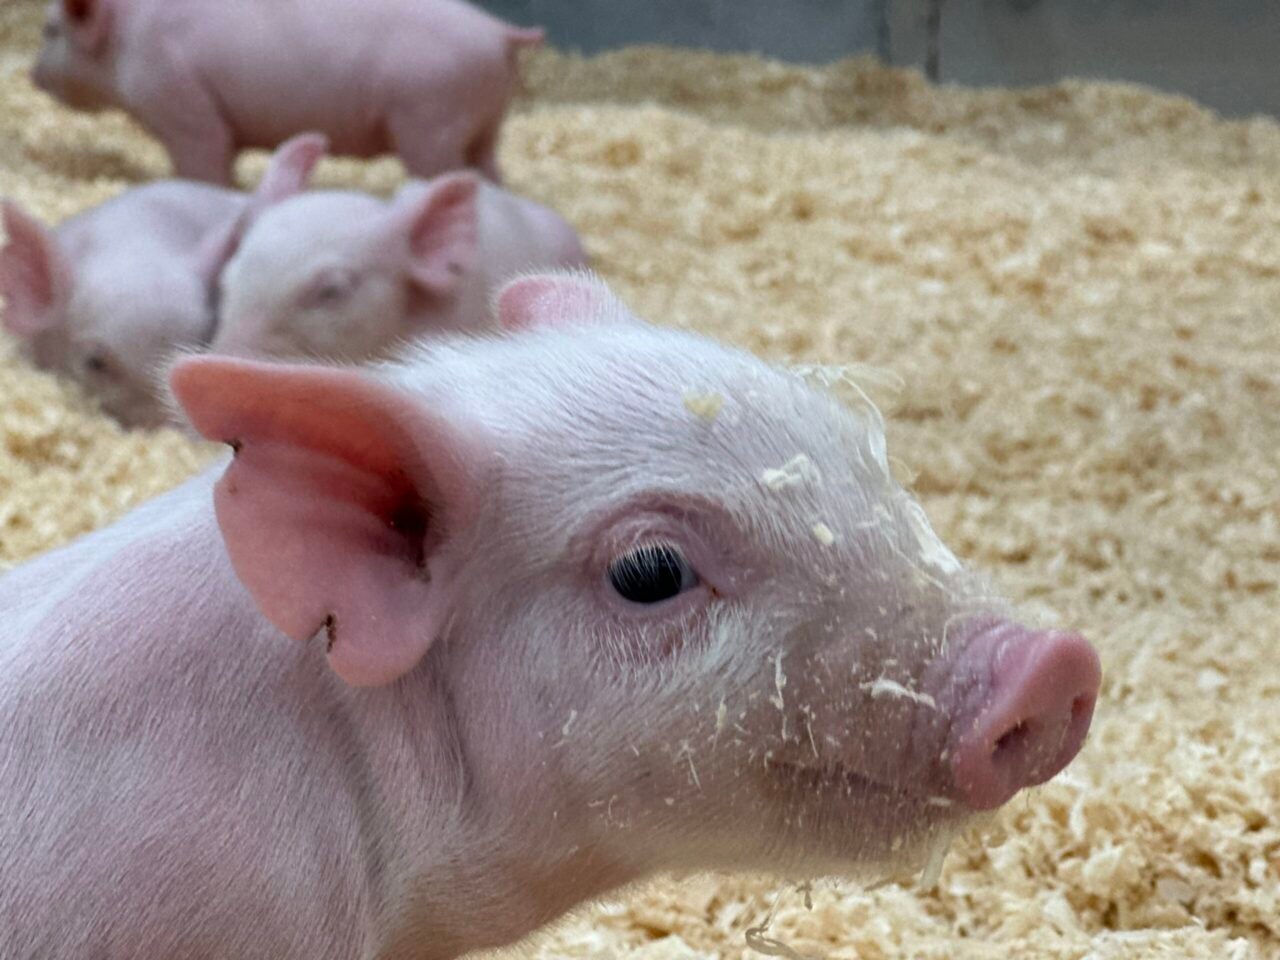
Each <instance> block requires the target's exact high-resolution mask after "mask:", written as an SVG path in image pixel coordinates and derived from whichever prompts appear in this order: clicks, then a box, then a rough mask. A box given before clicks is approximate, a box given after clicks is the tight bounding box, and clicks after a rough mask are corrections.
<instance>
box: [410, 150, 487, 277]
mask: <svg viewBox="0 0 1280 960" xmlns="http://www.w3.org/2000/svg"><path fill="white" fill-rule="evenodd" d="M479 202H480V178H479V176H477V175H476V174H474V173H470V172H461V173H451V174H447V175H445V176H442V177H437V178H436V179H435V180H432V181H431V182H430V183H429V184H428V185H427V186H426V189H425V190H418V189H411V190H408V191H404V192H402V194H401V197H400V198H397V201H396V204H395V213H394V216H395V218H396V223H397V229H398V230H399V231H400V232H401V233H402V234H403V235H404V236H405V237H407V240H408V246H409V275H410V276H411V277H412V278H413V281H414V283H415V284H417V286H418V287H419V288H420V289H421V290H423V291H424V292H426V293H428V294H430V295H433V296H437V297H447V296H451V295H453V294H454V293H456V292H457V289H458V286H459V285H460V284H461V282H462V279H463V277H465V276H466V275H467V274H469V273H471V272H472V271H473V270H474V269H475V268H476V263H477V261H478V259H479V257H480V210H479Z"/></svg>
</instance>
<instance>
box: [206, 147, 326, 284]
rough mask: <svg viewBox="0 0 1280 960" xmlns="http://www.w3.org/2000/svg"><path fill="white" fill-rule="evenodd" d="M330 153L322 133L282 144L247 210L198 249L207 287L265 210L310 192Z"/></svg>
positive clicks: (212, 232) (211, 233) (208, 236)
mask: <svg viewBox="0 0 1280 960" xmlns="http://www.w3.org/2000/svg"><path fill="white" fill-rule="evenodd" d="M328 151H329V138H328V137H326V136H325V135H324V134H322V133H303V134H299V135H298V136H296V137H293V138H292V139H290V140H286V141H285V142H284V143H283V144H281V145H280V147H279V148H278V149H277V150H276V152H275V153H274V154H272V155H271V160H270V161H269V162H268V163H267V169H266V171H265V172H264V173H263V175H262V180H261V181H260V182H259V184H258V189H257V190H255V191H254V192H253V195H252V196H251V197H250V199H249V202H248V204H247V205H246V206H245V208H244V209H243V210H241V211H240V212H239V213H237V214H236V215H235V216H234V217H231V218H230V219H228V220H226V221H225V222H223V223H220V224H218V225H217V226H216V227H214V228H213V229H212V230H210V231H209V232H208V233H207V234H205V236H204V238H203V239H202V240H201V241H200V243H199V244H198V245H197V246H196V252H195V257H194V259H195V270H196V273H197V275H198V276H200V277H201V278H202V279H203V280H204V282H205V283H206V284H208V285H213V284H215V283H217V282H218V278H219V277H220V276H221V275H222V271H223V270H224V269H225V268H226V266H227V264H228V263H230V262H231V258H232V257H234V256H235V255H236V251H237V250H239V249H240V244H241V242H242V241H243V240H244V237H245V234H246V233H248V232H249V228H250V227H251V226H253V222H254V220H255V219H257V217H258V216H259V215H260V214H261V213H262V212H263V211H264V210H266V209H267V208H268V207H272V206H274V205H275V204H277V203H281V202H283V201H285V200H288V199H289V198H290V197H294V196H297V195H298V194H299V193H302V192H303V191H304V190H306V189H307V185H308V184H309V183H310V182H311V175H312V173H314V172H315V169H316V166H317V165H318V164H319V163H320V161H321V160H323V159H324V156H325V154H326V153H328Z"/></svg>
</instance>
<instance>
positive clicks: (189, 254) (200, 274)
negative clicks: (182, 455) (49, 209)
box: [0, 181, 248, 426]
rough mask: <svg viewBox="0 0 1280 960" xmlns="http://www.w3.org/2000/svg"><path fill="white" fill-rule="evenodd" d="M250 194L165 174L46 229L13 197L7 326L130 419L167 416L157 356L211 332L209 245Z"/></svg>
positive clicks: (47, 364) (146, 422)
mask: <svg viewBox="0 0 1280 960" xmlns="http://www.w3.org/2000/svg"><path fill="white" fill-rule="evenodd" d="M247 203H248V199H247V197H245V196H244V195H243V194H241V193H238V192H236V191H232V190H225V189H222V188H219V187H213V186H209V185H207V184H202V183H189V182H182V181H166V182H161V183H154V184H147V185H145V186H141V187H135V188H133V189H131V190H128V191H126V192H124V193H122V194H120V195H119V196H117V197H115V198H113V199H111V200H109V201H107V202H106V203H104V204H102V205H100V206H98V207H95V208H94V209H92V210H88V211H86V212H84V213H80V214H77V215H76V216H73V217H70V218H69V219H67V220H65V221H63V222H62V223H61V224H59V225H58V226H57V227H56V228H55V229H53V230H50V229H48V228H47V227H45V226H44V225H43V224H41V223H39V222H38V221H37V220H36V219H35V218H34V217H32V216H31V215H29V214H27V213H26V212H25V211H23V210H22V209H21V208H20V207H18V206H17V204H15V203H13V202H12V201H6V202H5V204H4V210H3V216H4V224H5V233H6V234H7V242H6V244H5V246H4V247H3V248H2V249H0V294H3V295H4V297H5V300H6V304H5V306H4V307H3V310H4V313H3V320H4V326H5V328H6V329H7V330H8V331H9V332H10V333H11V334H14V335H16V336H17V337H18V338H19V340H20V342H21V343H22V345H23V348H24V351H25V352H26V353H27V354H28V355H29V356H30V358H31V359H32V360H33V361H34V362H35V363H36V364H37V365H38V366H39V367H41V368H43V369H45V370H49V371H52V372H55V373H58V374H60V375H63V376H66V377H69V378H71V379H73V380H76V381H78V382H80V383H81V384H82V385H83V386H84V388H85V389H86V391H87V392H88V393H89V394H90V395H92V396H93V397H95V398H96V399H97V400H98V401H99V402H100V403H101V404H102V406H103V408H104V409H105V410H106V411H107V412H108V413H109V414H111V415H112V416H113V417H115V418H116V419H117V420H119V421H120V422H122V423H123V424H125V425H126V426H154V425H156V424H158V423H160V422H162V421H163V420H164V416H165V414H164V405H163V403H162V402H161V399H160V390H161V389H162V387H163V382H162V381H157V380H156V377H157V376H159V375H160V374H161V372H162V371H161V370H160V369H159V367H160V365H161V364H162V362H163V361H164V359H165V358H166V357H167V356H168V354H170V353H171V352H173V351H175V350H177V349H182V348H189V347H197V346H201V345H204V344H207V343H208V341H209V340H210V338H211V337H212V336H213V326H214V322H215V309H214V305H213V304H212V303H211V302H210V295H211V291H212V277H211V275H210V271H209V264H210V258H209V250H208V247H207V244H208V243H210V242H211V238H213V237H215V236H216V235H217V233H218V232H220V231H224V230H226V229H227V228H229V226H230V225H231V224H233V223H234V222H235V221H236V219H237V218H238V217H239V216H240V214H241V213H242V212H243V211H244V210H245V208H246V205H247Z"/></svg>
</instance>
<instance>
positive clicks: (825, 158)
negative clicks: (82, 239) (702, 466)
mask: <svg viewBox="0 0 1280 960" xmlns="http://www.w3.org/2000/svg"><path fill="white" fill-rule="evenodd" d="M40 8H41V4H40V3H37V2H32V0H10V2H7V3H5V4H4V5H3V7H2V8H0V73H3V76H0V103H2V105H3V106H2V108H0V193H3V194H7V195H10V196H14V197H16V198H18V199H19V200H21V201H22V202H23V203H24V204H26V205H27V206H29V207H30V208H31V209H32V210H33V211H34V212H35V213H37V214H38V215H40V216H43V217H48V218H53V219H58V218H61V217H65V216H67V215H69V214H71V213H73V212H75V211H77V210H80V209H82V208H84V207H86V206H89V205H91V204H93V203H96V202H99V201H101V200H103V199H105V198H107V197H108V196H111V195H112V194H114V193H115V192H117V191H118V190H120V189H122V188H123V187H125V186H127V185H129V184H133V183H140V182H144V181H145V180H147V179H149V178H153V177H157V176H162V175H164V174H165V173H166V170H167V167H166V162H165V158H164V155H163V153H162V152H161V151H160V150H159V148H158V147H157V146H156V145H155V144H154V143H153V142H151V141H150V140H148V139H147V138H146V137H145V136H143V135H142V134H141V133H139V131H138V130H137V129H136V128H134V127H133V126H132V125H131V124H129V123H128V122H127V121H126V120H124V119H123V118H121V117H119V116H117V115H104V116H101V117H96V118H95V117H88V116H84V115H78V114H72V113H69V112H66V111H64V110H61V109H59V108H57V107H56V106H55V105H53V104H52V103H51V102H50V101H49V100H48V99H47V98H45V97H43V96H42V95H40V94H39V93H37V92H36V91H35V90H34V89H33V88H32V87H31V86H30V84H28V83H27V82H26V80H25V79H24V78H23V77H22V76H21V75H20V74H19V73H17V72H15V71H17V70H19V69H20V68H21V66H22V65H23V64H24V63H26V62H28V61H29V58H30V56H31V53H32V51H33V50H34V47H35V44H36V43H37V42H38V34H39V25H40ZM529 77H530V84H529V85H530V89H531V91H532V93H531V96H530V99H529V100H528V102H526V103H524V104H522V106H521V108H520V111H519V113H518V115H517V116H515V117H514V118H513V120H512V122H511V123H510V125H509V127H508V130H507V133H506V137H505V141H504V144H503V150H502V162H503V163H504V166H505V168H506V170H507V172H508V178H509V180H510V182H511V184H512V186H513V187H514V188H515V189H517V190H521V191H523V192H526V193H528V194H529V195H531V196H533V197H534V198H535V199H538V200H542V201H544V202H548V203H550V204H552V205H554V206H556V207H557V208H559V209H560V210H562V211H563V212H564V213H565V214H566V215H567V216H568V217H569V219H570V220H571V221H573V222H574V223H575V224H576V225H577V226H578V227H579V228H580V229H581V230H582V231H583V233H584V235H585V239H586V244H587V247H588V248H589V250H590V252H591V254H592V255H593V257H594V258H595V264H596V267H597V269H598V270H599V271H600V272H601V273H602V274H603V275H604V276H605V277H606V278H607V279H608V280H609V281H610V282H611V283H612V284H613V285H614V286H615V288H616V289H617V290H618V291H619V292H620V293H621V294H622V295H623V297H624V298H626V299H627V300H629V301H630V302H631V304H632V305H633V306H634V307H635V308H636V309H637V310H638V311H639V312H640V313H641V314H643V315H647V316H650V317H652V318H654V319H655V320H658V321H660V322H664V323H668V324H671V325H673V326H676V327H681V328H693V329H698V330H701V331H704V332H706V333H709V334H711V335H713V336H716V337H719V338H722V339H724V340H727V341H731V342H734V343H737V344H740V345H743V346H746V347H749V348H751V349H753V350H755V351H756V352H758V353H760V354H762V355H765V356H768V357H772V358H775V359H777V360H779V361H784V362H787V363H791V364H810V365H836V366H839V365H846V364H854V365H865V366H867V367H869V368H874V369H877V370H884V371H888V372H889V373H890V374H891V378H890V379H889V380H887V381H881V382H868V383H867V384H866V389H867V392H868V394H870V395H872V398H873V399H874V400H875V402H876V403H877V404H879V405H880V406H881V408H882V409H883V411H884V413H885V416H886V419H887V425H888V433H889V444H890V449H891V450H893V451H894V453H895V456H897V457H899V458H901V459H902V460H903V461H904V462H905V463H906V464H907V465H909V467H910V469H911V470H912V471H914V472H915V474H916V480H915V489H916V491H917V493H918V494H919V495H920V496H921V498H922V500H923V502H924V505H925V507H926V510H927V511H928V516H929V519H930V521H931V523H932V525H933V528H934V529H935V530H936V531H937V533H938V535H939V537H940V538H941V540H942V541H943V542H944V543H946V544H947V545H948V546H949V547H950V548H951V549H952V550H953V551H954V552H955V553H956V554H957V555H958V556H959V557H960V558H961V559H963V560H965V561H966V562H973V563H975V564H977V565H978V566H980V567H982V568H984V569H986V570H989V571H990V572H991V573H992V574H993V576H994V578H995V579H996V580H997V582H998V583H1000V585H1001V586H1002V587H1003V588H1004V589H1006V590H1007V591H1008V592H1009V593H1010V594H1012V596H1013V597H1015V598H1016V599H1018V600H1020V601H1022V602H1024V603H1026V604H1027V605H1028V607H1029V608H1033V609H1035V610H1037V611H1044V612H1047V613H1050V614H1052V617H1053V619H1054V620H1055V621H1057V622H1062V623H1063V624H1065V625H1070V626H1075V627H1079V628H1081V629H1083V630H1085V631H1086V632H1087V633H1088V635H1089V636H1090V637H1091V638H1092V639H1093V640H1094V642H1095V643H1096V644H1097V646H1098V648H1099V649H1100V651H1101V653H1102V656H1103V661H1104V669H1105V685H1104V689H1103V693H1102V698H1101V700H1100V702H1099V705H1098V711H1097V720H1096V723H1095V727H1094V731H1093V733H1092V734H1091V737H1090V740H1089V743H1088V744H1087V746H1086V747H1085V750H1084V752H1083V754H1082V755H1081V757H1080V759H1079V760H1078V761H1076V762H1075V763H1074V764H1073V765H1072V766H1071V767H1070V768H1069V769H1068V771H1067V772H1066V773H1065V774H1063V775H1062V776H1061V777H1059V778H1058V779H1057V780H1055V781H1054V782H1053V783H1052V784H1050V785H1048V786H1046V787H1044V788H1042V789H1040V790H1037V791H1035V792H1033V793H1032V794H1030V795H1029V796H1027V797H1025V798H1019V799H1017V800H1015V801H1014V802H1013V803H1011V804H1010V805H1009V807H1008V808H1007V809H1006V810H1005V811H1004V813H1003V815H1002V816H1001V817H1000V818H999V819H998V821H997V824H996V826H994V827H993V828H991V829H990V830H989V831H988V832H987V835H986V837H985V839H983V838H979V837H976V836H969V837H962V838H957V840H956V841H955V843H954V844H953V846H952V848H951V849H952V852H951V854H950V856H949V857H948V859H947V862H946V866H945V868H943V869H942V872H941V877H940V878H939V880H938V883H937V887H936V889H933V890H931V891H927V892H926V891H923V890H922V889H921V888H920V887H919V885H917V884H915V883H912V882H902V883H887V884H884V885H880V886H877V887H875V888H874V889H870V890H864V889H860V888H859V887H858V886H857V885H856V884H851V883H848V884H835V885H831V884H822V885H818V886H817V887H816V888H815V889H814V892H813V897H812V900H813V909H812V911H809V910H805V909H804V907H803V905H802V904H800V903H799V902H792V900H793V899H794V898H788V899H785V900H784V902H782V903H780V904H779V906H778V910H777V912H776V914H775V915H774V916H773V917H772V919H771V922H770V925H769V927H768V932H769V939H771V940H777V941H779V942H780V943H783V944H786V945H787V947H788V948H789V949H791V950H793V951H795V952H796V953H798V954H803V955H806V956H823V957H827V958H831V960H854V958H857V960H889V958H902V957H911V958H920V960H923V958H928V960H943V958H946V960H970V958H972V960H979V958H981V960H986V958H989V957H992V956H1013V957H1018V958H1020V960H1082V958H1085V957H1088V958H1090V960H1146V958H1156V957H1160V958H1164V957H1178V958H1184V957H1185V958H1206V960H1208V958H1212V960H1251V958H1255V957H1260V958H1271V957H1280V707H1278V704H1280V653H1278V651H1280V455H1278V454H1277V451H1280V125H1278V124H1277V123H1275V122H1274V121H1272V120H1268V119H1262V118H1259V119H1254V120H1249V121H1243V122H1223V121H1221V120H1220V119H1218V118H1216V117H1215V116H1213V115H1212V114H1211V113H1209V112H1208V111H1205V110H1203V109H1201V108H1199V107H1197V106H1196V105H1194V104H1192V103H1190V102H1188V101H1186V100H1182V99H1179V98H1176V97H1167V96H1158V95H1155V94H1153V93H1151V92H1148V91H1145V90H1142V89H1138V88H1135V87H1129V86H1123V85H1114V84H1095V83H1080V82H1072V83H1064V84H1059V85H1056V86H1053V87H1048V88H1043V89H1037V90H1027V91H1005V90H984V91H963V90H955V89H948V88H942V89H937V88H932V87H930V86H928V85H927V84H926V83H925V82H924V81H923V80H922V79H921V78H919V77H918V76H917V75H915V74H912V73H908V72H903V71H894V70H884V69H881V68H879V67H876V66H875V65H874V64H872V63H870V62H869V61H866V60H853V61H849V62H847V63H842V64H835V65H833V66H831V67H829V68H825V69H802V68H796V67H790V66H785V65H780V64H775V63H767V62H764V61H761V60H758V59H755V58H751V57H722V56H714V55H711V54H705V53H697V52H690V51H670V50H661V49H655V48H643V49H632V50H626V51H621V52H618V53H613V54H608V55H605V56H602V57H597V58H594V59H587V60H584V59H580V58H575V57H566V56H563V55H560V54H557V53H555V52H552V51H547V52H544V53H541V54H539V55H537V56H535V57H533V58H532V59H531V61H530V63H529ZM584 101H589V102H584ZM263 161H264V158H263V156H262V155H261V154H256V155H254V156H251V157H247V158H245V159H243V160H242V162H241V164H240V172H241V175H242V176H243V177H244V179H245V182H252V181H254V180H255V179H256V177H257V176H258V175H259V174H260V172H261V169H262V164H263ZM400 175H401V174H400V169H399V166H398V164H396V163H395V162H394V161H390V160H387V161H378V162H376V163H371V164H358V163H352V162H343V161H326V163H325V164H324V165H323V166H322V168H321V172H320V175H319V178H318V182H319V183H320V184H321V185H329V186H333V185H350V186H355V187H363V188H366V189H370V190H374V191H377V192H381V193H384V194H385V193H389V192H390V191H392V190H393V189H395V187H396V186H397V185H398V183H399V178H400ZM889 384H892V385H893V389H889V387H888V385H889ZM213 453H214V448H212V447H210V446H208V445H200V444H195V443H192V442H190V441H189V440H187V439H185V438H184V437H183V436H181V435H180V434H178V433H177V432H175V431H165V432H162V433H160V434H156V435H150V436H146V435H140V434H139V435H127V434H124V433H122V432H121V431H119V430H117V429H116V428H114V427H113V426H112V425H111V424H110V423H109V422H108V421H107V420H105V419H104V418H102V417H100V416H98V415H96V414H95V413H94V412H93V411H92V410H91V409H90V407H89V406H88V405H87V404H86V403H85V402H84V401H83V399H82V398H81V397H80V396H78V395H77V393H76V392H75V391H74V390H73V389H72V388H69V387H65V386H63V385H61V384H58V383H56V382H54V381H53V380H52V379H51V378H49V377H46V376H44V375H42V374H38V373H36V372H34V371H32V370H31V369H30V368H29V367H27V366H26V365H24V364H23V363H21V362H20V361H18V360H17V359H16V358H15V356H14V354H13V352H12V349H11V345H10V343H9V341H7V340H5V339H3V338H2V337H0V564H3V565H12V564H13V563H16V562H19V561H20V560H22V559H24V558H26V557H29V556H32V555H33V554H35V553H37V552H39V551H42V550H46V549H49V548H51V547H53V546H56V545H57V544H60V543H63V542H65V541H66V540H67V539H69V538H71V537H73V536H75V535H77V534H79V533H81V532H83V531H86V530H89V529H92V528H94V527H97V526H100V525H102V524H105V523H108V522H110V521H111V520H112V519H114V518H115V517H117V516H119V515H120V514H121V513H123V512H124V511H125V510H127V509H128V508H129V507H131V506H132V505H134V504H136V503H138V502H139V501H141V500H143V499H145V498H147V497H149V496H152V495H154V494H156V493H158V492H160V491H161V490H163V489H166V488H168V487H170V486H172V485H173V484H175V483H177V482H179V481H180V480H182V479H183V478H185V477H187V476H189V475H190V474H191V473H192V472H193V471H194V470H196V469H198V468H199V467H200V466H201V465H202V464H204V463H207V462H208V461H209V458H210V457H211V455H212V454H213ZM783 887H785V884H784V883H783V882H782V881H780V880H778V879H776V878H768V877H749V876H733V877H726V876H704V877H697V878H684V879H680V880H676V879H672V878H666V879H663V880H660V881H658V882H656V883H653V884H650V885H648V886H646V887H645V888H643V889H641V890H639V891H633V892H631V893H629V894H628V895H626V896H625V897H624V898H619V899H616V900H615V901H613V902H608V903H604V904H601V905H599V906H597V907H594V908H592V909H589V910H584V911H582V912H580V913H578V914H576V915H575V916H573V917H572V918H570V919H568V920H565V921H563V922H562V923H560V924H558V925H557V926H556V927H555V928H554V929H552V930H551V931H550V932H549V933H547V934H545V935H543V936H542V937H540V938H538V939H537V941H536V942H535V943H534V944H532V945H531V946H530V947H529V948H528V949H529V950H530V951H531V952H532V953H534V954H535V955H537V956H538V957H543V958H548V960H550V958H561V957H575V958H591V960H595V958H600V960H604V958H610V960H612V958H618V957H631V958H645V960H678V958H686V957H717V958H726V957H744V956H747V955H749V953H748V948H747V945H746V942H745V939H744V936H745V931H747V930H748V929H750V928H753V927H758V926H759V925H760V923H761V921H762V920H763V918H764V917H765V916H766V914H767V913H768V910H769V904H770V903H771V902H772V900H773V899H774V895H775V893H776V892H777V891H778V890H779V889H781V888H783Z"/></svg>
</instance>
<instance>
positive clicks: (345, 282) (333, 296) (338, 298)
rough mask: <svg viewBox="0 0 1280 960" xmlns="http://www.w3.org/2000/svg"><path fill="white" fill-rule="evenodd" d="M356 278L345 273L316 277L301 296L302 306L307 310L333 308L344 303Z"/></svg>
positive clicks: (351, 290)
mask: <svg viewBox="0 0 1280 960" xmlns="http://www.w3.org/2000/svg"><path fill="white" fill-rule="evenodd" d="M356 282H357V280H356V277H355V276H354V275H353V274H351V273H348V272H346V271H335V272H333V273H325V274H324V275H322V276H320V277H317V278H316V280H315V281H314V282H313V283H312V284H311V286H310V288H309V289H308V290H307V291H306V293H305V294H303V297H302V300H303V303H302V305H303V306H304V307H308V308H315V307H334V306H337V305H339V304H341V303H345V302H346V300H347V299H348V298H349V297H350V296H351V294H352V293H353V292H354V290H355V287H356Z"/></svg>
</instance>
